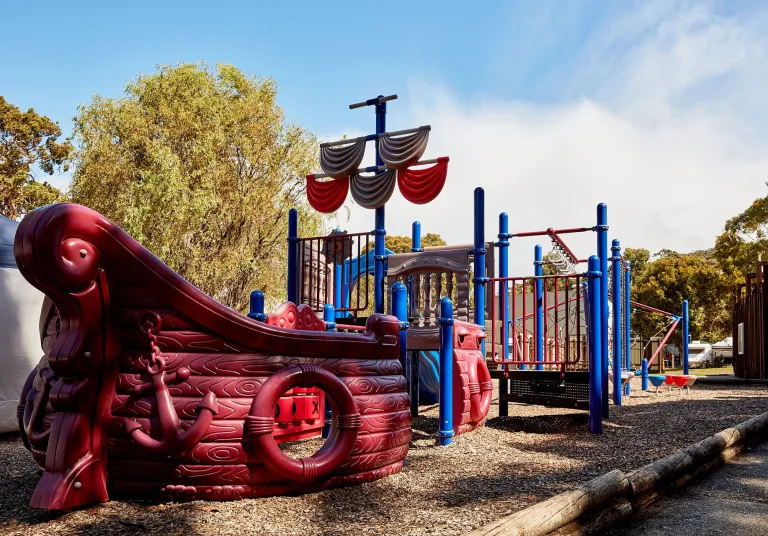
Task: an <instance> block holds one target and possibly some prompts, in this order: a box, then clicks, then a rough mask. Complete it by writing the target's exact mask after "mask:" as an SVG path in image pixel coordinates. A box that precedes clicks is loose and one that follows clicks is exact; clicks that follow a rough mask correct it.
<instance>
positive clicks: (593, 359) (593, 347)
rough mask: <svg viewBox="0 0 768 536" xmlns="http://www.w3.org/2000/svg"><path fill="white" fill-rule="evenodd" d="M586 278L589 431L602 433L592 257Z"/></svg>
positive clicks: (596, 273) (599, 323)
mask: <svg viewBox="0 0 768 536" xmlns="http://www.w3.org/2000/svg"><path fill="white" fill-rule="evenodd" d="M587 277H588V281H589V329H588V330H587V333H588V335H589V431H590V432H591V433H593V434H602V433H603V398H604V397H603V380H602V375H603V369H602V367H601V363H602V358H601V357H600V354H601V352H602V349H603V345H602V344H601V342H600V341H601V340H602V339H601V337H602V331H603V327H604V326H603V317H602V305H601V304H600V301H601V298H602V293H601V292H600V280H601V279H602V272H601V271H600V259H599V258H598V257H597V256H595V255H592V256H591V257H590V258H589V264H588V272H587Z"/></svg>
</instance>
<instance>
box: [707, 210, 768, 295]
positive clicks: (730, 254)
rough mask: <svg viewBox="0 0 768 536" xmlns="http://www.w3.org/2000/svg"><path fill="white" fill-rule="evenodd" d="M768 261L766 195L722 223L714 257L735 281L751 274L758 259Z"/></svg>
mask: <svg viewBox="0 0 768 536" xmlns="http://www.w3.org/2000/svg"><path fill="white" fill-rule="evenodd" d="M761 256H762V258H763V259H764V260H768V196H765V197H761V198H760V199H756V200H755V202H754V203H752V205H751V206H749V207H748V208H747V209H746V210H745V211H744V212H742V213H741V214H738V215H737V216H734V217H733V218H731V219H730V220H728V221H727V222H726V224H725V229H724V230H723V233H722V234H721V235H720V236H718V237H717V240H716V241H715V248H714V257H715V258H716V259H717V261H718V263H719V264H720V266H721V267H722V269H723V271H724V272H725V273H726V274H728V275H731V276H733V277H735V278H737V279H738V280H743V279H744V276H745V275H746V274H748V273H750V272H754V270H755V263H756V262H757V260H758V258H759V257H761Z"/></svg>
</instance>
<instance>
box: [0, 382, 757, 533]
mask: <svg viewBox="0 0 768 536" xmlns="http://www.w3.org/2000/svg"><path fill="white" fill-rule="evenodd" d="M634 382H637V380H633V385H632V389H633V393H635V395H634V396H632V397H630V398H629V399H626V398H625V399H624V400H625V405H624V406H622V407H621V408H615V407H611V419H610V420H608V421H605V424H604V434H603V435H602V436H594V435H591V434H589V433H588V432H587V414H586V412H580V411H572V410H561V409H548V408H543V407H538V406H524V405H517V404H511V405H510V411H509V413H510V415H511V416H510V417H506V418H500V417H498V416H497V406H495V405H494V406H492V408H491V412H490V414H489V419H488V421H487V425H486V427H485V428H482V429H479V430H476V431H474V432H471V433H469V434H467V435H464V436H460V437H459V438H457V439H456V442H455V444H454V445H452V446H450V447H442V448H440V447H435V446H434V434H435V432H436V430H437V408H436V407H430V408H424V411H423V416H421V417H419V418H418V419H417V421H416V422H415V424H414V435H413V440H412V442H411V445H410V451H409V454H408V459H407V464H406V467H405V469H403V471H402V472H401V473H400V474H398V475H395V476H391V477H388V478H385V479H383V480H379V481H377V482H372V483H369V484H364V485H361V486H355V487H351V488H345V489H339V490H331V491H326V492H322V493H315V494H311V495H304V496H300V497H272V498H267V499H249V500H243V501H237V502H228V503H225V502H217V503H213V502H202V501H195V502H191V503H157V502H142V501H111V502H109V503H106V504H103V505H99V506H94V507H90V508H84V509H81V510H77V511H74V512H70V513H67V514H50V513H46V512H40V511H36V510H32V509H30V508H29V507H28V506H27V503H28V501H29V498H30V497H31V495H32V490H33V489H34V486H35V484H36V483H37V480H38V478H39V473H38V471H37V468H36V465H35V464H34V462H33V461H32V458H31V456H30V455H29V453H28V452H27V451H26V449H24V447H23V446H22V444H21V442H20V441H19V440H18V438H15V437H5V438H2V439H0V534H24V535H32V534H60V535H68V534H150V533H163V534H165V535H168V536H170V535H174V534H179V535H184V536H194V535H219V534H264V535H278V534H279V535H293V534H296V535H305V536H308V535H324V536H331V535H367V534H377V535H378V534H385V535H387V536H396V535H406V534H407V535H421V534H440V535H451V534H462V533H464V532H467V531H468V530H470V529H473V528H475V527H478V526H481V525H483V524H485V523H488V522H490V521H493V520H495V519H498V518H499V517H502V516H505V515H507V514H510V513H512V512H514V511H516V510H519V509H521V508H525V507H526V506H529V505H530V504H532V503H534V502H537V501H540V500H542V499H545V498H547V497H550V496H552V495H554V494H557V493H560V492H563V491H566V490H568V489H571V488H574V487H576V486H577V485H579V484H581V483H583V482H585V481H587V480H589V479H591V478H594V477H596V476H598V475H601V474H603V473H605V472H607V471H609V470H611V469H614V468H618V469H622V470H625V471H626V470H631V469H634V468H637V467H639V466H641V465H644V464H646V463H648V462H650V461H653V460H655V459H658V458H661V457H663V456H666V455H668V454H670V453H672V452H673V451H675V450H677V449H679V448H681V447H684V446H686V445H689V444H691V443H694V442H696V441H698V440H699V439H703V438H704V437H706V436H708V435H711V434H713V433H715V432H718V431H719V430H722V429H723V428H726V427H728V426H730V425H733V424H736V423H739V422H742V421H745V420H747V419H748V418H750V417H752V416H754V415H757V414H759V413H762V412H765V411H768V397H767V396H766V395H768V387H766V386H730V385H728V386H716V385H695V386H694V387H693V389H692V391H691V392H690V395H683V396H682V397H679V396H678V395H677V394H667V393H666V392H665V393H664V394H662V395H659V396H656V395H654V394H653V393H651V392H648V393H643V392H641V391H640V385H639V382H637V383H634ZM494 404H495V402H494ZM317 445H318V443H317V441H314V442H307V443H304V444H302V445H299V446H297V447H296V452H297V453H299V452H300V453H301V454H302V455H303V454H304V452H306V451H307V450H310V449H312V450H314V449H315V448H316V447H317Z"/></svg>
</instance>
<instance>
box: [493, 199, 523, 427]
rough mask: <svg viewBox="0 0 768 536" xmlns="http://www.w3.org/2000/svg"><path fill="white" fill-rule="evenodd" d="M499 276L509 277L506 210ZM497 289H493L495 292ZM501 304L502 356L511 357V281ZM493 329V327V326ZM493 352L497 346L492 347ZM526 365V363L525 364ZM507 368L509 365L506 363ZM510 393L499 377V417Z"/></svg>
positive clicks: (501, 289) (501, 222) (503, 284)
mask: <svg viewBox="0 0 768 536" xmlns="http://www.w3.org/2000/svg"><path fill="white" fill-rule="evenodd" d="M496 245H497V246H498V248H499V277H509V216H508V215H507V213H506V212H502V213H501V214H499V241H498V242H497V243H496ZM495 290H496V289H491V292H494V291H495ZM499 306H500V308H501V309H500V314H499V316H500V317H501V322H500V325H501V348H502V358H503V359H508V358H509V282H508V281H502V282H501V285H500V287H499ZM492 329H493V327H492ZM491 351H492V352H495V351H496V348H493V349H491ZM523 366H525V365H523ZM504 368H505V369H506V368H507V365H504ZM508 393H509V380H507V379H504V378H501V379H499V417H507V416H509V406H508V404H507V394H508Z"/></svg>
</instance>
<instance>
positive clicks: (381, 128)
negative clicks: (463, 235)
mask: <svg viewBox="0 0 768 536" xmlns="http://www.w3.org/2000/svg"><path fill="white" fill-rule="evenodd" d="M381 97H383V95H379V98H381ZM386 131H387V102H386V101H384V102H381V101H378V102H377V103H376V134H383V133H384V132H386ZM376 165H377V166H382V165H384V161H383V160H382V159H381V154H380V153H379V138H378V137H376ZM384 220H385V218H384V207H383V206H381V207H379V208H377V209H376V217H375V228H374V231H373V232H374V244H373V246H374V247H373V252H374V261H375V263H376V264H375V267H374V274H373V279H374V289H373V302H374V312H376V313H383V312H384V262H385V261H386V259H387V257H386V255H385V254H384V237H385V236H386V234H387V231H386V227H385V221H384Z"/></svg>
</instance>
